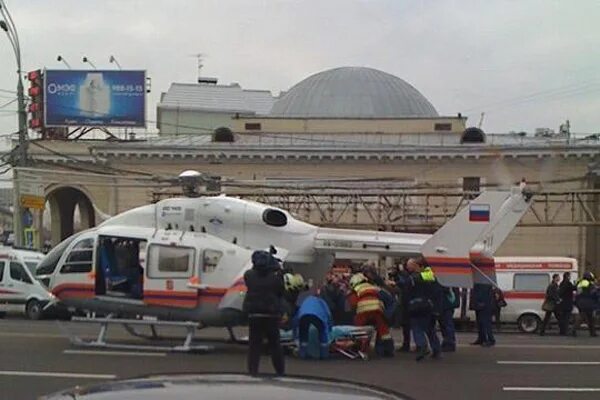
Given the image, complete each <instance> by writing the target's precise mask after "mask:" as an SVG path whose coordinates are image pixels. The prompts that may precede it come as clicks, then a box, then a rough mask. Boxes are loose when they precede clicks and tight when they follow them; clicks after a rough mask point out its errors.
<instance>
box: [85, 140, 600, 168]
mask: <svg viewBox="0 0 600 400" xmlns="http://www.w3.org/2000/svg"><path fill="white" fill-rule="evenodd" d="M90 150H91V154H92V157H96V156H99V157H136V158H166V159H173V158H178V159H188V158H189V159H204V160H208V161H211V160H212V161H215V160H221V159H240V160H246V161H249V160H255V161H256V160H258V161H259V162H260V161H264V160H271V161H282V162H287V161H285V160H296V161H297V160H302V159H305V160H322V159H329V160H338V159H339V160H412V159H414V160H416V159H419V158H425V159H430V158H433V159H446V158H449V159H453V158H463V159H466V158H474V159H479V158H480V157H536V158H539V157H571V156H573V157H578V158H581V157H591V158H592V160H593V159H596V157H597V156H598V155H599V154H600V142H598V141H597V140H577V141H567V140H551V139H547V138H546V139H540V138H533V137H526V138H521V137H515V136H511V135H487V140H486V142H485V143H473V144H460V135H435V134H423V135H419V134H414V135H409V134H405V135H393V134H382V135H378V134H364V135H362V134H348V135H345V134H329V135H327V134H293V135H287V134H280V135H279V134H238V135H236V141H235V142H232V143H223V142H213V141H212V136H211V135H209V134H206V135H175V136H164V137H159V138H156V139H152V140H146V141H133V142H119V143H110V142H106V143H102V144H100V143H99V144H97V145H94V146H93V147H92V148H91V149H90Z"/></svg>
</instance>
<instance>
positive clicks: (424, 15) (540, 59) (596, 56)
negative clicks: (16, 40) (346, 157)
mask: <svg viewBox="0 0 600 400" xmlns="http://www.w3.org/2000/svg"><path fill="white" fill-rule="evenodd" d="M4 1H5V3H6V6H7V7H8V9H9V10H10V11H11V13H12V16H13V19H14V21H15V24H16V26H17V29H18V33H19V37H20V42H21V51H22V60H23V68H24V70H25V71H28V70H33V69H37V68H40V67H47V68H63V67H64V65H63V64H61V63H60V62H58V61H57V60H56V58H57V56H58V55H62V56H63V57H64V58H65V59H66V60H67V61H68V62H69V63H70V64H71V66H72V67H73V68H86V67H87V66H86V65H85V64H83V63H82V61H81V60H82V57H83V56H84V55H85V56H87V57H88V58H89V59H90V60H92V62H93V63H94V64H96V66H97V67H98V68H99V69H114V68H115V66H114V64H110V63H109V57H110V56H111V55H113V56H115V57H116V59H117V60H118V61H119V63H120V64H121V65H122V67H123V68H124V69H145V70H147V71H148V76H150V77H151V78H152V92H151V93H150V94H149V96H148V99H147V101H148V106H147V107H148V110H147V115H148V120H150V121H154V120H155V115H156V104H157V103H158V101H159V98H160V93H161V92H164V91H166V90H167V89H168V88H169V85H170V84H171V83H172V82H194V81H195V79H196V77H197V68H196V59H195V58H194V57H193V55H194V54H197V53H203V54H204V65H205V66H204V68H203V71H202V72H203V75H205V76H214V77H218V78H219V82H220V83H224V84H228V83H231V82H238V83H239V84H240V85H241V86H242V87H243V88H247V89H268V90H271V91H273V93H274V94H278V93H279V92H280V91H285V90H287V89H289V88H290V87H291V86H293V85H294V84H295V83H297V82H299V81H300V80H302V79H303V78H305V77H307V76H309V75H311V74H313V73H316V72H319V71H322V70H325V69H329V68H334V67H340V66H367V67H372V68H377V69H380V70H383V71H386V72H388V73H391V74H394V75H396V76H398V77H400V78H402V79H404V80H405V81H407V82H409V83H410V84H412V85H413V86H415V87H416V88H417V89H418V90H419V91H420V92H421V93H423V94H424V95H425V97H427V98H428V99H429V100H430V102H431V103H432V104H433V105H434V106H435V108H436V109H437V110H438V112H439V113H440V114H442V115H456V114H457V113H458V112H461V113H462V114H463V115H466V116H468V117H469V120H468V124H469V125H477V124H478V123H479V120H480V114H481V113H482V112H485V117H484V119H483V125H482V128H483V129H484V130H485V131H486V132H494V133H501V132H508V131H527V132H533V131H534V129H535V128H538V127H549V128H552V129H555V130H557V129H558V126H559V125H560V124H561V123H562V122H564V121H565V120H566V119H569V120H570V123H571V130H572V131H573V132H576V133H596V132H600V68H599V67H600V24H599V23H598V21H599V20H600V1H597V0H574V1H564V0H559V1H553V0H495V1H486V0H480V1H474V0H410V1H408V0H390V1H383V0H382V1H377V0H362V1H361V0H314V1H313V0H300V1H291V0H290V1H283V0H268V1H267V0H203V1H196V0H143V1H141V0H105V1H92V0H87V1H82V0H52V1H47V0H46V1H44V0H4ZM0 33H3V32H1V31H0ZM15 71H16V68H15V63H14V55H13V53H12V48H11V47H10V44H9V42H8V40H7V38H6V36H4V35H3V36H2V37H0V107H2V106H3V104H5V103H6V102H9V101H11V100H12V99H13V98H14V97H15V95H14V94H11V93H10V92H6V91H2V90H9V91H10V90H15V87H16V72H15ZM14 110H16V105H15V103H13V104H11V105H9V106H6V107H4V108H0V135H2V134H7V133H11V132H15V131H17V117H16V113H15V112H14ZM147 129H148V131H149V132H154V131H156V124H155V123H154V122H149V123H148V128H147ZM0 145H1V143H0Z"/></svg>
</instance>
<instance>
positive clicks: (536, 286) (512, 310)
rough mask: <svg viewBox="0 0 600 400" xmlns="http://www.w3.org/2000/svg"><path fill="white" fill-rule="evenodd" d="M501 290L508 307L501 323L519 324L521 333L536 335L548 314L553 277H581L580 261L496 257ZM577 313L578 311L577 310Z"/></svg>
mask: <svg viewBox="0 0 600 400" xmlns="http://www.w3.org/2000/svg"><path fill="white" fill-rule="evenodd" d="M494 263H495V265H496V279H497V281H498V287H499V288H500V290H502V291H503V292H504V298H505V300H506V307H505V308H503V309H502V312H501V320H502V322H516V323H517V327H518V328H519V330H520V331H521V332H526V333H534V332H537V331H538V329H539V328H540V326H541V324H542V320H543V318H544V314H545V312H544V311H542V303H543V302H544V297H545V295H546V288H547V287H548V285H549V284H550V282H551V280H552V275H554V274H559V275H560V277H561V280H562V277H563V274H564V273H565V272H570V273H571V281H572V282H575V281H576V280H577V276H578V269H579V268H578V265H577V260H576V259H574V258H568V257H495V258H494ZM575 312H576V310H575Z"/></svg>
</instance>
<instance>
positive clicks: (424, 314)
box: [406, 258, 441, 361]
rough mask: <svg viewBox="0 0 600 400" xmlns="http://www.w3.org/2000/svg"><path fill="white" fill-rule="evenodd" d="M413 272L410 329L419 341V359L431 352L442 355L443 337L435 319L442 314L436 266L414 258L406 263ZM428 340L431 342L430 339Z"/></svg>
mask: <svg viewBox="0 0 600 400" xmlns="http://www.w3.org/2000/svg"><path fill="white" fill-rule="evenodd" d="M406 268H407V270H408V272H409V273H410V283H409V300H408V313H409V315H410V329H411V330H412V332H413V338H414V341H415V344H416V345H417V358H416V359H417V361H421V360H423V359H424V358H425V357H426V356H427V355H428V354H430V350H429V346H430V347H431V351H432V352H433V354H432V357H433V358H436V359H437V358H440V357H441V345H440V339H439V338H438V336H437V333H436V332H435V319H436V316H438V315H439V314H440V309H441V291H440V285H438V284H437V281H436V278H435V275H434V273H433V270H432V269H431V268H430V267H426V266H424V261H423V260H418V259H414V258H411V259H410V260H408V262H407V263H406ZM428 341H429V346H428V345H427V342H428Z"/></svg>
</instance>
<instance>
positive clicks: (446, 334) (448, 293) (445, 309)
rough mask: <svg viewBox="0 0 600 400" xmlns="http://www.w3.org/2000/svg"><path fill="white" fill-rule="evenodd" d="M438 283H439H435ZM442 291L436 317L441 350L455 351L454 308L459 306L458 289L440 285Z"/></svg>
mask: <svg viewBox="0 0 600 400" xmlns="http://www.w3.org/2000/svg"><path fill="white" fill-rule="evenodd" d="M437 284H438V285H439V283H437ZM440 290H441V291H442V310H441V313H440V315H439V317H438V323H439V324H440V332H441V334H442V351H445V352H454V351H456V329H455V327H454V310H456V309H457V308H458V307H459V306H460V290H459V289H458V288H449V287H444V286H441V285H440Z"/></svg>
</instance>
